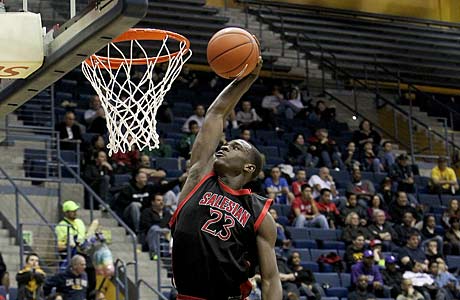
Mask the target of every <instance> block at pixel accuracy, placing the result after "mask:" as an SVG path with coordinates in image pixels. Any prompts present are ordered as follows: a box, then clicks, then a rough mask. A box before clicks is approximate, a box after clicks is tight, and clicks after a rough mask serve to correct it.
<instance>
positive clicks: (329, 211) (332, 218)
mask: <svg viewBox="0 0 460 300" xmlns="http://www.w3.org/2000/svg"><path fill="white" fill-rule="evenodd" d="M317 207H318V210H319V212H320V213H321V214H322V215H325V216H326V219H327V221H328V223H329V228H331V229H335V228H336V224H337V218H338V217H339V214H340V212H339V210H338V209H337V207H336V206H335V203H334V202H332V201H331V190H329V189H322V190H321V191H320V192H319V202H318V203H317Z"/></svg>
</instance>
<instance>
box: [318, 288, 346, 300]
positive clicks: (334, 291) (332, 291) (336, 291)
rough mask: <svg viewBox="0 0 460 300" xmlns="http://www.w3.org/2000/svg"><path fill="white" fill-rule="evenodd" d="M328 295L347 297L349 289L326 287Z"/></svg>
mask: <svg viewBox="0 0 460 300" xmlns="http://www.w3.org/2000/svg"><path fill="white" fill-rule="evenodd" d="M326 295H327V296H328V297H338V298H346V297H347V296H348V289H347V288H344V287H331V288H328V289H326ZM321 299H322V298H321Z"/></svg>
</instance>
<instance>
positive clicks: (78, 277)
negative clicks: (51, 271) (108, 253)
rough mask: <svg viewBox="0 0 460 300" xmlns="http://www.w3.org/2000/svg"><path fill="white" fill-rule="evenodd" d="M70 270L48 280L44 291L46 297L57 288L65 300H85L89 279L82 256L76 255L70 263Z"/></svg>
mask: <svg viewBox="0 0 460 300" xmlns="http://www.w3.org/2000/svg"><path fill="white" fill-rule="evenodd" d="M70 263H71V264H70V268H68V269H67V270H65V271H63V272H60V273H58V274H56V275H54V276H52V277H49V278H47V279H46V282H45V286H44V287H43V290H44V292H45V295H46V296H48V295H49V294H50V293H51V290H52V288H56V292H57V293H61V294H62V296H63V298H64V299H65V300H85V299H86V291H87V288H88V277H87V275H86V272H85V268H86V260H85V258H84V257H83V256H81V255H75V256H74V257H72V259H71V262H70Z"/></svg>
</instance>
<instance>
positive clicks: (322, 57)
mask: <svg viewBox="0 0 460 300" xmlns="http://www.w3.org/2000/svg"><path fill="white" fill-rule="evenodd" d="M241 2H244V3H246V4H255V5H257V6H258V7H259V9H258V10H254V13H255V14H256V15H257V16H258V17H259V22H261V23H262V22H263V21H264V20H265V19H264V18H263V15H262V8H264V9H266V10H268V11H270V12H272V13H273V14H274V15H275V16H277V17H278V18H279V22H280V24H281V25H280V26H281V28H280V30H281V31H282V32H284V19H283V16H282V14H280V13H277V12H275V11H273V9H272V8H270V5H271V6H273V5H274V4H273V3H272V2H266V1H251V0H243V1H241ZM245 11H246V13H249V8H248V5H246V8H245ZM267 23H270V22H268V21H267ZM282 36H283V34H282ZM301 37H302V38H304V39H305V40H308V41H310V42H312V43H313V44H314V45H315V47H316V50H317V52H318V53H319V55H315V53H314V52H315V51H311V50H310V48H305V47H302V45H301V44H300V38H301ZM295 42H296V46H297V47H298V49H300V50H303V51H305V59H306V60H307V59H308V58H311V59H314V60H317V61H319V63H320V67H321V70H322V71H321V72H322V80H321V81H322V86H321V89H322V90H323V92H326V84H325V81H326V79H325V77H326V76H325V69H328V70H330V71H331V72H332V74H334V77H335V80H336V86H337V85H338V78H339V76H340V77H341V78H342V79H343V80H348V81H350V82H351V83H352V84H353V86H352V89H353V93H354V95H356V89H357V88H358V87H359V88H360V89H363V90H365V91H368V92H369V93H371V94H375V100H376V102H377V103H379V102H380V101H383V103H384V104H385V105H388V106H390V107H391V108H392V109H393V110H394V114H396V113H397V114H399V115H401V116H403V117H405V118H407V120H408V122H409V141H410V142H409V145H407V144H406V146H409V147H408V149H410V153H411V154H416V152H415V151H414V138H413V127H414V125H417V126H420V127H422V128H424V129H425V130H426V132H427V133H428V138H429V149H430V150H432V149H433V145H432V143H433V137H436V138H439V139H440V140H442V141H443V142H444V143H445V144H446V145H449V146H451V147H452V148H454V149H457V150H459V149H460V147H459V146H457V145H456V144H455V143H454V142H453V141H449V140H448V137H446V136H445V134H443V133H439V132H436V131H433V130H432V128H431V127H430V126H429V125H427V124H426V123H424V122H423V121H422V120H419V119H417V118H416V117H414V116H413V112H412V107H413V103H412V101H410V103H409V104H410V109H409V112H406V111H405V110H403V109H401V108H400V107H398V105H396V104H394V103H393V101H391V100H389V99H387V98H386V97H385V96H383V95H382V93H381V92H380V90H379V86H378V85H375V86H374V87H369V86H368V83H367V81H363V80H361V79H359V78H357V77H355V76H353V75H352V74H350V73H349V72H348V71H346V70H344V69H342V68H340V67H339V66H338V65H337V59H336V57H335V55H334V53H332V52H331V51H329V50H325V49H324V48H323V47H322V46H321V44H320V43H319V42H317V41H315V40H314V39H312V38H310V37H309V36H308V35H307V34H305V33H297V35H296V41H295ZM283 48H284V42H283ZM331 59H332V61H331ZM306 65H307V67H306V69H307V70H306V73H307V74H308V61H307V63H306ZM364 68H365V67H364ZM307 78H308V76H307ZM413 92H414V91H413V90H412V89H411V87H409V94H411V93H413ZM328 95H331V94H330V93H328ZM334 98H335V99H336V101H337V100H339V99H338V97H334ZM409 98H410V97H409ZM341 103H344V102H343V101H341ZM354 106H355V114H357V113H358V110H359V106H358V105H357V101H356V97H355V105H354ZM360 115H361V116H364V115H363V114H360ZM364 117H365V116H364ZM394 119H396V115H394ZM371 123H372V125H373V126H375V127H376V128H379V127H380V126H378V124H376V123H375V122H372V121H371ZM394 126H395V131H396V132H394V133H390V132H388V131H385V133H386V134H388V135H389V136H390V137H391V138H392V139H395V140H397V141H399V140H400V139H399V138H398V132H397V128H396V127H397V123H395V124H394ZM380 129H382V128H381V127H380ZM445 130H446V129H445ZM445 130H444V131H445ZM419 151H420V150H419ZM449 153H450V150H449V147H446V154H447V155H449Z"/></svg>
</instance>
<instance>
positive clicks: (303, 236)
mask: <svg viewBox="0 0 460 300" xmlns="http://www.w3.org/2000/svg"><path fill="white" fill-rule="evenodd" d="M286 229H287V230H289V232H290V233H291V237H292V239H293V240H297V239H299V240H308V239H310V235H309V234H308V230H307V228H296V227H286Z"/></svg>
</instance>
